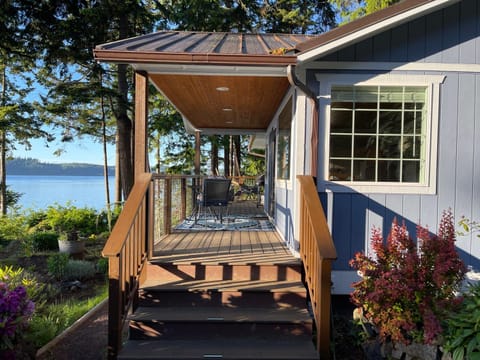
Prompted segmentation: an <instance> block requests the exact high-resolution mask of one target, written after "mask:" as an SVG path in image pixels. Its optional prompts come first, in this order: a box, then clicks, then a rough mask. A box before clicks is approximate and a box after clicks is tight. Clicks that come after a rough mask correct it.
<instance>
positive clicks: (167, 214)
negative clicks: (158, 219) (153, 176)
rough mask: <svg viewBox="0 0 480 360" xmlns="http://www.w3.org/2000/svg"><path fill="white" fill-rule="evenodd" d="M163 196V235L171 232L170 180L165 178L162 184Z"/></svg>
mask: <svg viewBox="0 0 480 360" xmlns="http://www.w3.org/2000/svg"><path fill="white" fill-rule="evenodd" d="M163 189H164V191H163V195H164V196H165V198H164V200H163V226H164V228H163V233H164V234H170V233H171V232H172V179H171V178H166V179H165V183H164V188H163Z"/></svg>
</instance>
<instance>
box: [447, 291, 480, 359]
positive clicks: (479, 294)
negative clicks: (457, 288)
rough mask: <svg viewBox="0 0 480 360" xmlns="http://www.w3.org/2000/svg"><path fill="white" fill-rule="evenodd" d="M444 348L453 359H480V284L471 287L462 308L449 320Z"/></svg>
mask: <svg viewBox="0 0 480 360" xmlns="http://www.w3.org/2000/svg"><path fill="white" fill-rule="evenodd" d="M444 348H445V350H446V351H447V352H449V353H451V354H452V356H453V360H461V359H469V360H475V359H477V360H478V359H480V284H476V285H473V286H471V287H470V288H469V291H468V292H467V293H466V294H465V297H464V299H463V302H462V305H461V308H460V309H459V310H458V311H456V312H454V313H452V314H451V316H450V317H449V319H448V320H447V322H446V329H445V344H444Z"/></svg>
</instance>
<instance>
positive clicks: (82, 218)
mask: <svg viewBox="0 0 480 360" xmlns="http://www.w3.org/2000/svg"><path fill="white" fill-rule="evenodd" d="M46 222H48V224H49V225H50V227H51V228H52V229H54V230H55V231H57V232H58V233H59V238H58V247H59V250H60V252H65V253H69V254H78V253H83V251H84V250H85V238H86V237H88V236H89V235H91V234H93V233H94V232H95V223H96V213H95V210H93V209H89V208H77V207H75V206H73V205H66V206H61V205H59V206H50V207H49V208H48V209H47V214H46Z"/></svg>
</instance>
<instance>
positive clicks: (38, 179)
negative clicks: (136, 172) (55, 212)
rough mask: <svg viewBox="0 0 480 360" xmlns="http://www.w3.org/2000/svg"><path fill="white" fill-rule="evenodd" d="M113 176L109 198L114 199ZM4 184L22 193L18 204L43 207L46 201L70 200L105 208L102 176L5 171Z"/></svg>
mask: <svg viewBox="0 0 480 360" xmlns="http://www.w3.org/2000/svg"><path fill="white" fill-rule="evenodd" d="M113 180H114V179H113V177H111V178H110V194H111V195H110V199H111V200H113V197H112V195H113V188H114V182H113ZM7 185H8V186H9V188H10V189H11V190H13V191H16V192H19V193H22V194H23V195H22V197H21V198H20V201H19V205H20V206H22V207H23V208H24V209H28V208H29V209H43V208H46V207H47V206H48V205H54V204H61V205H65V204H66V203H68V202H71V203H72V204H73V205H75V206H78V207H84V206H87V207H92V208H95V209H97V210H100V209H103V208H105V184H104V179H103V177H102V176H33V175H8V176H7Z"/></svg>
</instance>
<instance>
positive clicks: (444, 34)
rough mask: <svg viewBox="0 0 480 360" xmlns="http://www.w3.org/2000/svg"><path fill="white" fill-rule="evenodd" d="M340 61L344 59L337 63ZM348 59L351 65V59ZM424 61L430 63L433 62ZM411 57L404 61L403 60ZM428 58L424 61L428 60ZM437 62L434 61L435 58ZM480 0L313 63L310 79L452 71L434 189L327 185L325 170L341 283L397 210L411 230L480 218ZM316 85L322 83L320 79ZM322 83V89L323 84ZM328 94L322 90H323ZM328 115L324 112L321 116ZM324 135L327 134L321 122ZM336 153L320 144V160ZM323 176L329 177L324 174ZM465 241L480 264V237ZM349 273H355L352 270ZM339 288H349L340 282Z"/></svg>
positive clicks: (323, 184) (465, 252)
mask: <svg viewBox="0 0 480 360" xmlns="http://www.w3.org/2000/svg"><path fill="white" fill-rule="evenodd" d="M335 64H336V65H335ZM345 64H347V65H348V66H346V65H345ZM423 64H429V66H427V67H425V66H423ZM403 65H409V66H408V67H404V69H405V70H400V71H399V70H396V69H402V68H401V66H403ZM421 65H422V66H421ZM430 65H431V66H430ZM479 65H480V2H479V1H477V0H464V1H462V2H460V3H458V4H456V5H453V6H450V7H449V8H446V9H443V10H441V11H437V12H435V13H433V14H430V15H428V16H425V17H422V18H420V19H417V20H414V21H411V22H408V23H405V24H403V25H401V26H399V27H397V28H394V29H391V30H389V31H386V32H384V33H382V34H379V35H376V36H374V37H373V38H371V39H366V40H363V41H361V42H360V43H358V44H356V45H353V46H349V47H347V48H344V49H341V50H339V51H337V52H335V53H333V54H331V55H328V56H326V57H324V58H321V59H317V60H316V61H315V62H312V63H311V64H310V65H309V70H308V71H307V74H308V79H307V83H309V84H313V83H315V81H316V80H314V79H316V78H317V77H318V75H319V74H332V73H338V74H358V73H363V74H370V73H371V74H372V76H373V75H374V74H379V73H391V74H408V75H410V74H412V75H418V74H421V75H444V76H445V80H444V82H443V83H442V84H441V85H440V106H439V123H438V148H437V166H436V168H437V173H436V175H437V176H436V179H437V180H436V181H437V182H436V189H435V193H434V194H415V193H414V194H396V193H395V186H394V185H392V189H391V191H389V192H385V193H359V192H354V191H336V190H333V193H332V194H330V195H328V194H327V193H326V192H324V191H323V189H325V188H328V187H329V186H328V185H329V182H327V181H325V180H324V179H325V176H324V175H323V174H322V172H321V171H320V172H319V191H320V198H321V200H322V203H323V205H324V208H325V211H326V212H328V210H329V209H330V210H331V213H332V217H331V219H329V220H330V222H331V224H332V236H333V239H334V242H335V244H336V248H337V253H338V260H337V261H336V262H335V263H334V266H333V269H334V270H335V271H336V275H334V290H335V281H336V280H335V279H337V285H338V281H339V282H344V283H345V282H347V281H349V280H352V279H353V276H352V274H351V273H350V272H351V269H350V267H349V265H348V262H349V260H350V259H351V258H352V257H353V256H354V254H355V252H357V251H364V250H365V249H366V248H367V246H368V243H369V237H370V231H371V229H372V226H377V227H381V228H383V229H384V233H386V232H387V231H388V229H389V226H390V224H391V222H392V220H393V218H394V217H397V218H398V219H399V220H400V219H404V220H405V221H406V224H407V226H408V228H409V230H410V232H411V233H415V227H416V224H418V223H419V224H422V225H424V226H428V227H429V229H430V230H431V231H432V232H436V228H437V225H438V223H439V219H440V218H441V215H442V212H443V211H444V210H447V209H449V208H450V209H452V211H453V213H454V215H455V217H456V220H459V219H460V217H461V216H466V217H468V218H470V219H474V220H477V221H478V220H480V66H479ZM314 86H315V85H314ZM319 89H320V84H319V83H318V82H317V83H316V90H317V91H320V90H319ZM320 95H322V94H320ZM322 121H325V118H324V115H322V113H321V112H320V123H322ZM319 136H320V141H322V139H325V136H324V135H323V134H322V127H321V126H320V134H319ZM326 161H328V159H326V156H325V152H324V150H323V148H322V145H321V144H320V150H319V168H320V169H321V168H323V167H324V164H325V162H326ZM322 179H323V180H322ZM457 248H458V250H459V252H460V254H461V256H462V258H463V259H464V261H465V262H466V264H467V265H471V266H473V267H474V268H476V269H480V239H479V238H477V237H476V236H475V235H473V236H472V235H468V236H460V237H458V239H457ZM347 273H348V274H347ZM337 288H341V290H338V291H337V292H345V289H346V288H345V284H340V286H337Z"/></svg>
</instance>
